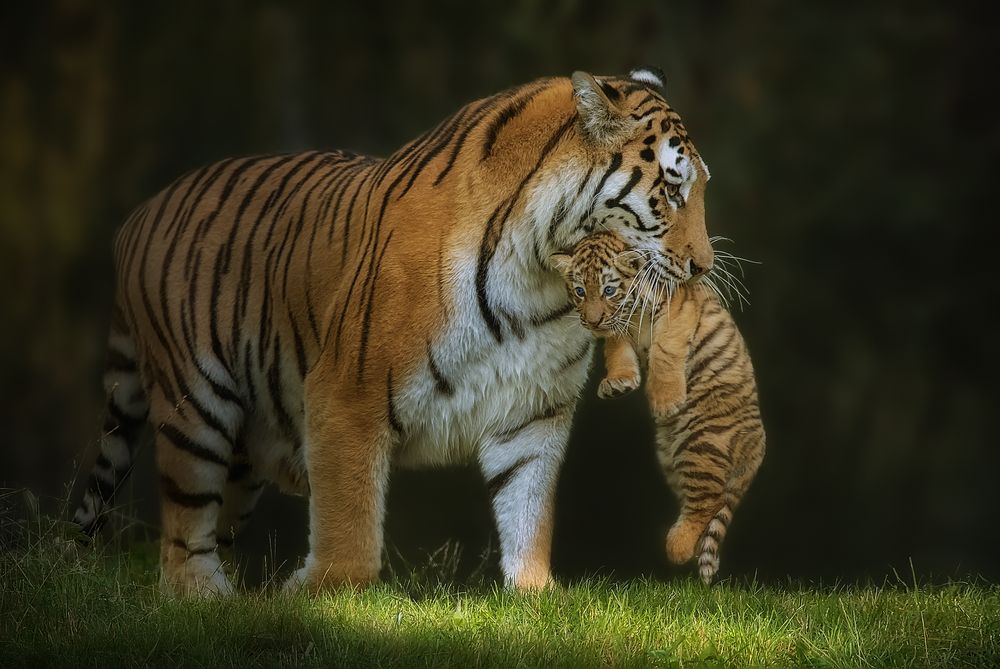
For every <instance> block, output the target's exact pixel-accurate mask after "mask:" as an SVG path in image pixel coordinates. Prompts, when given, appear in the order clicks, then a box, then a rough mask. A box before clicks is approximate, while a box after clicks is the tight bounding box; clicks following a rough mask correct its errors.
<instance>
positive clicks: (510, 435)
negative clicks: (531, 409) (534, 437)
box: [495, 404, 569, 444]
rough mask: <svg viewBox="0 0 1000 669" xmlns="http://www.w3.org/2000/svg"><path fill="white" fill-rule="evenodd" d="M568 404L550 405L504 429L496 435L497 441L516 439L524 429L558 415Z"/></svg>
mask: <svg viewBox="0 0 1000 669" xmlns="http://www.w3.org/2000/svg"><path fill="white" fill-rule="evenodd" d="M568 406H569V405H567V404H562V405H558V406H552V407H549V408H547V409H545V410H544V411H542V412H541V413H539V414H538V415H536V416H533V417H532V418H529V419H528V420H526V421H524V422H523V423H521V424H520V425H518V426H516V427H512V428H510V429H509V430H504V431H503V432H501V433H499V434H497V435H496V436H495V439H496V443H498V444H504V443H507V442H508V441H511V440H512V439H514V437H516V436H517V435H518V434H519V433H520V432H521V431H522V430H524V429H526V428H527V427H528V426H530V425H533V424H534V423H537V422H539V421H542V420H548V419H550V418H555V417H556V416H558V415H560V414H561V413H562V412H563V411H565V410H566V408H567V407H568Z"/></svg>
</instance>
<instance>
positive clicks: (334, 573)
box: [286, 363, 396, 592]
mask: <svg viewBox="0 0 1000 669" xmlns="http://www.w3.org/2000/svg"><path fill="white" fill-rule="evenodd" d="M335 379H336V377H335V376H334V375H333V374H332V373H330V372H329V371H328V370H325V369H324V368H323V367H322V363H321V365H318V366H317V369H314V370H313V372H312V373H310V376H309V378H308V379H307V381H306V388H305V392H306V395H305V410H306V416H305V447H306V458H307V466H308V471H309V489H310V495H309V555H308V556H307V558H306V561H305V565H304V566H303V567H302V568H301V569H299V570H298V571H297V572H296V573H295V574H294V575H293V576H292V577H291V579H290V580H289V581H288V582H287V583H286V589H295V588H298V587H305V588H306V589H307V590H310V591H313V592H317V591H319V590H323V589H329V588H334V587H337V586H340V585H351V586H354V587H357V586H363V585H365V584H368V583H372V582H374V581H377V580H378V575H379V570H380V568H381V560H382V546H383V527H382V524H383V519H384V516H385V496H386V491H387V489H388V483H389V463H390V455H391V452H392V449H393V447H394V445H395V442H396V438H395V433H394V432H393V431H392V428H391V426H390V424H389V422H388V420H387V417H386V414H385V411H384V406H385V396H384V395H382V396H381V397H380V398H379V399H378V400H375V399H374V398H372V397H371V396H370V394H369V393H366V392H365V391H364V389H362V388H358V389H357V391H356V393H355V396H354V397H353V398H351V399H345V398H344V397H343V395H344V393H342V392H337V391H336V389H337V388H338V387H340V388H342V387H344V385H345V384H343V383H342V382H340V381H334V380H335ZM352 390H353V389H352ZM379 401H380V402H381V404H379V405H378V406H375V404H374V403H377V402H379Z"/></svg>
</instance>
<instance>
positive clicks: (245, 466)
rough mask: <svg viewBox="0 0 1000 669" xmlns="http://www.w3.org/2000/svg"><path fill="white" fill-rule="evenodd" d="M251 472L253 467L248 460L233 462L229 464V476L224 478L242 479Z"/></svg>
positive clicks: (230, 479) (229, 479)
mask: <svg viewBox="0 0 1000 669" xmlns="http://www.w3.org/2000/svg"><path fill="white" fill-rule="evenodd" d="M251 472H253V467H252V466H251V465H250V463H249V462H246V461H242V462H234V463H233V464H231V465H230V466H229V476H228V477H227V479H226V480H228V481H233V482H236V481H242V480H244V479H246V478H247V477H248V476H250V473H251Z"/></svg>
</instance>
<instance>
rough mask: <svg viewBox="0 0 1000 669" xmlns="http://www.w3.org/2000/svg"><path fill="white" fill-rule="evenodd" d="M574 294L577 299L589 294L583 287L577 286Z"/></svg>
mask: <svg viewBox="0 0 1000 669" xmlns="http://www.w3.org/2000/svg"><path fill="white" fill-rule="evenodd" d="M573 292H575V293H576V295H577V297H583V296H584V295H586V294H587V291H585V290H584V289H583V286H577V287H576V289H574V291H573Z"/></svg>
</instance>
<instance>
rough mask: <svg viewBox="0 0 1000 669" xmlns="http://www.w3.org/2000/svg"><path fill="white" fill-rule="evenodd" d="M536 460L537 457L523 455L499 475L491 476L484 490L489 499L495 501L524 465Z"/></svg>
mask: <svg viewBox="0 0 1000 669" xmlns="http://www.w3.org/2000/svg"><path fill="white" fill-rule="evenodd" d="M537 459H538V456H537V455H525V456H523V457H521V458H519V459H517V460H516V461H515V462H514V463H513V464H512V465H510V466H509V467H507V468H506V469H504V470H503V471H502V472H500V473H499V474H497V475H495V476H491V477H490V479H489V480H488V481H487V482H486V490H487V492H488V493H489V496H490V499H496V497H497V495H499V494H500V493H501V492H503V489H504V488H505V487H507V485H508V484H509V483H510V482H511V481H512V480H513V479H514V477H515V476H516V475H517V473H518V472H519V471H521V469H522V468H523V467H524V466H525V465H527V464H528V463H530V462H532V461H534V460H537Z"/></svg>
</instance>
